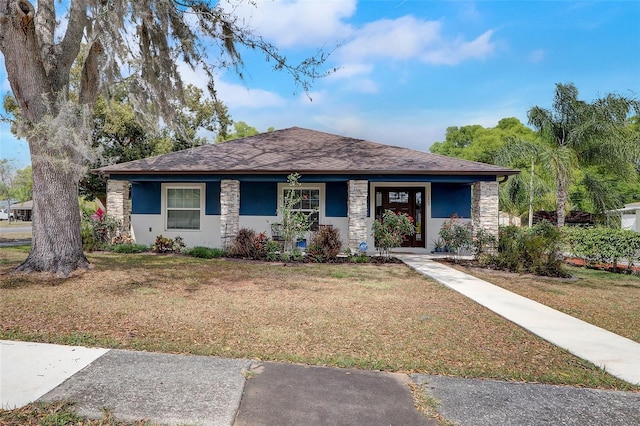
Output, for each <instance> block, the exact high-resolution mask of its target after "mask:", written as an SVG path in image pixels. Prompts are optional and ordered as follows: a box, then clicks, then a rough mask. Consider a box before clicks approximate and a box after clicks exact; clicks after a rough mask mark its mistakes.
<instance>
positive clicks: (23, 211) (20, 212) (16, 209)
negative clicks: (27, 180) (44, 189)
mask: <svg viewBox="0 0 640 426" xmlns="http://www.w3.org/2000/svg"><path fill="white" fill-rule="evenodd" d="M11 213H13V216H14V217H15V218H16V219H17V220H24V221H28V222H29V221H31V216H32V213H33V200H29V201H24V202H22V203H15V204H12V205H11Z"/></svg>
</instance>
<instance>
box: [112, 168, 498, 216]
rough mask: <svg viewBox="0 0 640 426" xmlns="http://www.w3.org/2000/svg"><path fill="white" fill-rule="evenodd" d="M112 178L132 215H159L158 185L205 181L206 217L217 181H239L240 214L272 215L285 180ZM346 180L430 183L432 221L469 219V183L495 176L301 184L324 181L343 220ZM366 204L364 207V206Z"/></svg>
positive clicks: (329, 212) (329, 204)
mask: <svg viewBox="0 0 640 426" xmlns="http://www.w3.org/2000/svg"><path fill="white" fill-rule="evenodd" d="M112 178H113V179H125V180H130V181H131V182H132V190H131V191H132V194H131V195H132V200H133V204H132V213H133V214H160V213H161V196H162V190H161V183H162V182H176V181H181V182H206V205H205V213H206V214H207V215H219V214H220V179H224V178H235V179H238V178H239V179H240V197H241V199H240V214H241V215H255V216H275V215H276V211H277V208H278V205H277V204H278V182H283V181H286V176H284V175H283V176H269V175H247V176H211V175H185V176H180V177H179V180H178V179H176V176H161V175H138V176H135V175H122V176H113V177H112ZM348 179H368V180H369V181H371V182H382V181H386V182H394V181H398V182H431V213H432V217H434V218H448V217H450V216H451V215H452V214H453V213H455V214H457V215H458V216H461V217H467V218H468V217H471V183H472V182H475V181H478V180H482V181H488V180H494V179H495V176H494V177H492V176H442V175H437V176H388V175H363V176H349V175H344V176H336V175H323V176H320V175H308V176H303V178H302V179H301V181H302V182H325V184H326V196H325V200H326V205H325V216H327V217H347V213H348V184H347V180H348ZM367 205H368V204H367Z"/></svg>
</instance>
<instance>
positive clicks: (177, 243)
mask: <svg viewBox="0 0 640 426" xmlns="http://www.w3.org/2000/svg"><path fill="white" fill-rule="evenodd" d="M183 247H184V242H183V241H182V237H180V236H177V237H175V238H174V239H171V238H167V237H163V236H162V235H158V236H157V237H156V241H155V242H154V243H153V245H152V246H151V250H152V251H153V252H155V253H180V251H181V250H182V248H183Z"/></svg>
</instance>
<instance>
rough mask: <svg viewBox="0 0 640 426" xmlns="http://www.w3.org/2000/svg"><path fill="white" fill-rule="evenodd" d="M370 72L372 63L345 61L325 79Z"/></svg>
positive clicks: (348, 76)
mask: <svg viewBox="0 0 640 426" xmlns="http://www.w3.org/2000/svg"><path fill="white" fill-rule="evenodd" d="M372 72H373V65H371V64H357V63H345V64H342V65H340V66H339V67H338V68H337V69H336V71H335V72H334V73H332V74H330V75H329V76H328V77H327V80H331V79H345V78H351V77H353V76H358V75H363V74H371V73H372Z"/></svg>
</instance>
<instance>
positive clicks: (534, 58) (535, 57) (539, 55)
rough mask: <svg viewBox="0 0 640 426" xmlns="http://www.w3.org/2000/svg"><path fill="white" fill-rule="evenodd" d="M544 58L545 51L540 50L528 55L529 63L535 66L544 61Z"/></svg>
mask: <svg viewBox="0 0 640 426" xmlns="http://www.w3.org/2000/svg"><path fill="white" fill-rule="evenodd" d="M544 57H545V51H544V50H542V49H536V50H534V51H532V52H531V53H529V62H532V63H534V64H537V63H539V62H542V61H543V60H544Z"/></svg>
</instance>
